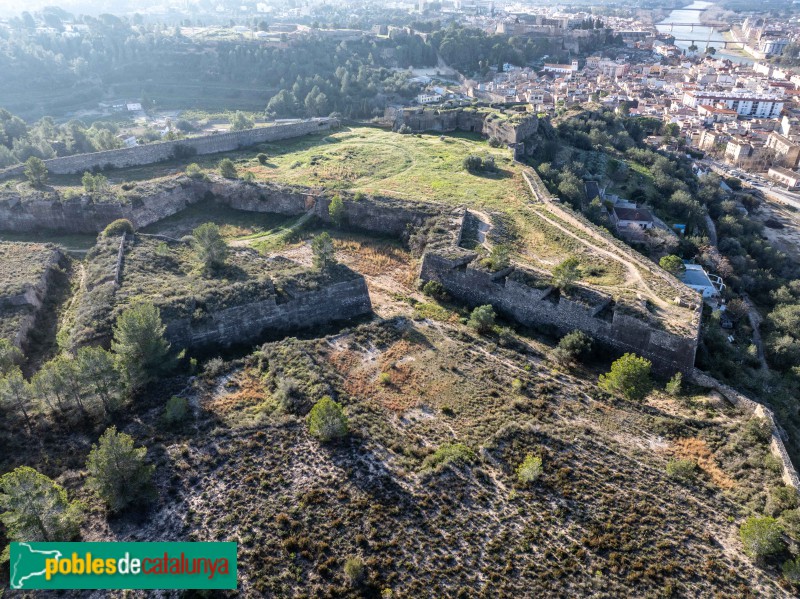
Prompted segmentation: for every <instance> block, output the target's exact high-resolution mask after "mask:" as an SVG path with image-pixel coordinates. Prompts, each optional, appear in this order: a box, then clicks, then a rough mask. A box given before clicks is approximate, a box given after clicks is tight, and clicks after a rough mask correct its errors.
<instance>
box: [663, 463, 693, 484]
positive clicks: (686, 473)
mask: <svg viewBox="0 0 800 599" xmlns="http://www.w3.org/2000/svg"><path fill="white" fill-rule="evenodd" d="M696 473H697V464H696V463H695V462H693V461H692V460H670V461H669V462H668V463H667V476H669V477H670V478H676V479H678V480H682V481H686V482H688V481H691V480H694V477H695V474H696Z"/></svg>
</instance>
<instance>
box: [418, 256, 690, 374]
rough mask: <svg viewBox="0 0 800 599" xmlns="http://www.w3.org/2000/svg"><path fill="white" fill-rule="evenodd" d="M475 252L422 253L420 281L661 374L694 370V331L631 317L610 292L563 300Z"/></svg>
mask: <svg viewBox="0 0 800 599" xmlns="http://www.w3.org/2000/svg"><path fill="white" fill-rule="evenodd" d="M477 258H478V255H477V254H476V253H475V252H470V251H466V250H463V249H461V248H459V247H457V246H456V245H455V244H453V245H452V246H450V247H448V246H443V247H438V248H435V249H433V250H430V251H427V252H426V253H425V255H424V256H423V260H422V266H421V268H420V279H421V280H422V281H426V282H427V281H438V282H439V283H441V284H442V285H443V286H444V288H445V289H446V290H447V291H448V293H450V294H451V295H452V296H453V297H455V298H457V299H459V300H460V301H463V302H464V303H466V304H468V305H470V306H479V305H483V304H491V305H492V306H493V307H494V308H495V309H496V310H498V311H499V312H501V313H502V314H504V315H506V316H508V317H510V318H513V319H514V320H516V321H517V322H519V323H521V324H524V325H526V326H542V325H545V326H549V327H552V328H553V329H554V331H555V332H556V333H557V334H559V335H564V334H566V333H569V332H571V331H573V330H575V329H578V330H581V331H583V332H584V333H586V334H588V335H590V336H592V337H593V338H594V339H595V340H596V341H597V342H599V343H600V344H602V345H605V346H607V347H610V348H612V349H613V350H614V351H617V352H620V353H624V352H634V353H636V354H638V355H640V356H643V357H645V358H647V359H648V360H651V361H652V362H653V369H654V371H656V372H659V373H661V374H665V375H672V374H674V373H675V372H677V371H681V372H684V373H689V372H691V371H692V369H693V368H694V359H695V353H696V351H697V343H698V337H699V331H694V332H693V333H692V334H686V335H679V334H676V333H673V332H668V331H665V330H663V329H661V328H660V327H658V326H656V325H654V324H652V323H649V322H646V321H644V320H643V319H640V318H637V317H636V316H633V315H629V314H625V313H624V312H623V310H622V309H620V308H619V307H617V306H616V305H615V303H614V301H613V299H612V298H611V297H610V296H607V295H605V294H602V293H599V292H597V291H595V290H590V289H581V290H580V292H579V293H575V294H572V295H575V296H579V297H576V298H567V297H564V296H563V295H562V294H560V293H559V292H558V291H557V290H554V289H553V288H552V287H551V286H550V285H549V284H547V282H546V279H543V278H542V276H541V275H538V274H536V273H534V272H532V271H528V270H527V269H523V268H520V267H518V266H514V267H511V268H508V269H505V270H503V271H499V272H490V271H488V270H487V269H486V268H484V267H482V266H481V265H480V263H479V262H478V260H477ZM698 320H699V319H698Z"/></svg>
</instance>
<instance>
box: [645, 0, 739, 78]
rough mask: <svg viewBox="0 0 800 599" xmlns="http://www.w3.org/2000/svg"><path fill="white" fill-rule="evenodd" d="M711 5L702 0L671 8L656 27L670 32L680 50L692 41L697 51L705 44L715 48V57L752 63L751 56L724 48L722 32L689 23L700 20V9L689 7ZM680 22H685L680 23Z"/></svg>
mask: <svg viewBox="0 0 800 599" xmlns="http://www.w3.org/2000/svg"><path fill="white" fill-rule="evenodd" d="M713 5H714V3H713V2H704V1H703V0H697V1H696V2H692V3H691V4H689V5H688V6H684V7H683V8H678V9H676V10H673V11H672V12H671V13H669V15H667V18H666V19H664V20H663V21H661V22H660V23H657V24H656V29H658V30H659V31H660V32H661V33H670V34H672V35H674V36H675V45H676V46H678V48H680V49H681V50H686V49H688V48H689V46H691V45H692V42H693V41H694V45H695V46H697V48H698V52H702V51H703V50H705V48H706V46H707V45H708V46H713V47H714V48H715V49H716V50H717V53H716V55H715V56H717V57H721V58H727V59H729V60H732V61H733V62H742V63H748V64H750V63H753V62H754V61H753V59H752V58H749V57H747V56H742V55H740V54H735V53H731V52H729V51H727V50H724V49H723V42H725V38H724V37H723V35H722V33H720V32H719V31H717V30H716V29H714V28H713V27H708V26H706V25H695V26H692V25H691V23H699V22H700V11H699V10H691V9H705V8H708V7H709V6H713ZM664 23H675V25H672V26H670V25H664ZM680 23H687V24H686V25H681V24H680Z"/></svg>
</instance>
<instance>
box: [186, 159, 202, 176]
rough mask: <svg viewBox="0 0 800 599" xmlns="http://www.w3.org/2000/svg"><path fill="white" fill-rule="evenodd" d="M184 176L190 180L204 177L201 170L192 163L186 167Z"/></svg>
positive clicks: (197, 165)
mask: <svg viewBox="0 0 800 599" xmlns="http://www.w3.org/2000/svg"><path fill="white" fill-rule="evenodd" d="M186 175H187V176H188V177H191V178H192V179H202V178H204V177H205V173H204V172H203V169H202V168H200V165H199V164H197V163H196V162H192V163H191V164H190V165H188V166H187V167H186Z"/></svg>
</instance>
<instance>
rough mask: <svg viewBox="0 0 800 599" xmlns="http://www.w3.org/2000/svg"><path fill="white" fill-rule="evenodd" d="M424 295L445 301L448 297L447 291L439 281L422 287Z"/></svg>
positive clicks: (429, 282) (430, 282)
mask: <svg viewBox="0 0 800 599" xmlns="http://www.w3.org/2000/svg"><path fill="white" fill-rule="evenodd" d="M422 293H424V294H425V295H427V296H429V297H435V298H436V299H444V298H445V297H447V291H446V290H445V288H444V285H442V284H441V283H440V282H439V281H428V282H427V283H425V284H424V285H423V286H422Z"/></svg>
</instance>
